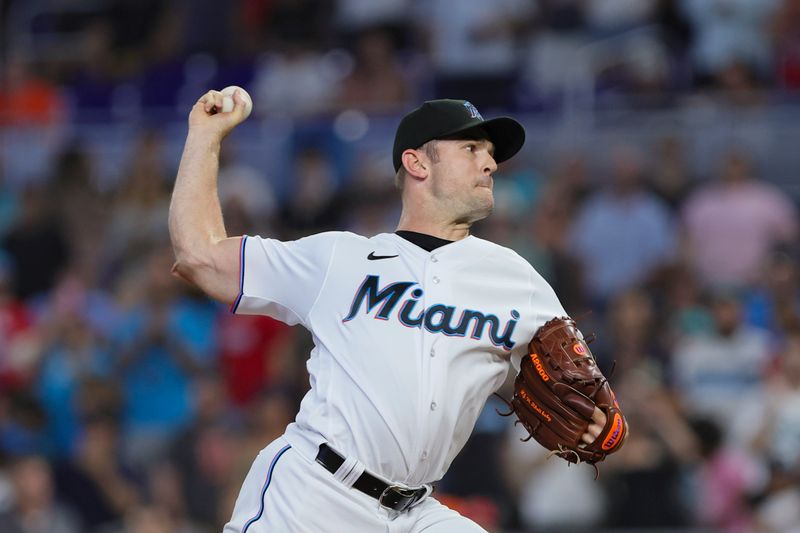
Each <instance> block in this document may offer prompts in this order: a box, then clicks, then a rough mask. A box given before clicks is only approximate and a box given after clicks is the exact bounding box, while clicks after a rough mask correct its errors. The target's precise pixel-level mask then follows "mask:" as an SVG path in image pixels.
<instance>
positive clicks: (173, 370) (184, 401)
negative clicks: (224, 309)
mask: <svg viewBox="0 0 800 533" xmlns="http://www.w3.org/2000/svg"><path fill="white" fill-rule="evenodd" d="M164 305H165V307H164V308H162V309H157V308H153V307H148V306H140V307H138V308H135V309H134V310H132V311H131V312H130V313H128V314H127V316H125V317H124V318H123V319H122V322H121V324H120V327H119V328H118V330H117V332H116V335H115V340H116V343H117V345H118V346H119V347H120V348H121V349H120V350H118V354H117V357H118V358H119V359H118V361H117V371H118V372H119V376H120V381H121V384H122V392H123V395H124V427H125V430H126V431H130V432H133V433H136V432H145V433H158V434H161V435H163V436H165V437H168V436H171V435H174V434H175V432H177V431H178V430H179V429H180V428H181V427H183V426H184V425H185V424H186V423H187V422H189V421H190V419H191V418H192V415H193V411H192V402H191V398H190V395H191V389H190V385H191V380H192V377H193V376H194V375H195V374H197V373H199V372H203V371H205V370H207V369H209V368H211V367H212V366H213V364H214V361H213V356H214V354H215V352H216V331H215V329H214V327H213V325H214V316H215V314H216V313H217V308H216V304H214V303H212V302H208V301H206V302H201V301H190V300H176V301H173V302H169V303H166V304H164Z"/></svg>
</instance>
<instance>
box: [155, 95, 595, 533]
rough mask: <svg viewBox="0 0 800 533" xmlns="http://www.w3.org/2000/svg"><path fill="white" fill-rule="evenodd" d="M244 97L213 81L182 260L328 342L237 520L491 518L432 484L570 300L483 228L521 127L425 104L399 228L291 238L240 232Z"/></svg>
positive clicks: (176, 237) (189, 153) (179, 198)
mask: <svg viewBox="0 0 800 533" xmlns="http://www.w3.org/2000/svg"><path fill="white" fill-rule="evenodd" d="M234 104H235V105H234V109H233V111H231V112H228V113H217V112H216V110H217V109H222V94H221V93H220V92H217V91H210V92H208V93H206V94H205V95H204V96H203V97H202V98H200V100H199V101H198V102H197V103H196V104H195V105H194V107H193V109H192V111H191V113H190V115H189V132H188V135H187V139H186V144H185V149H184V152H183V156H182V159H181V163H180V168H179V170H178V177H177V181H176V183H175V189H174V192H173V197H172V204H171V207H170V217H169V227H170V234H171V238H172V243H173V247H174V250H175V254H176V263H175V266H174V269H173V271H174V273H175V274H176V275H177V276H179V277H181V278H183V279H185V280H187V281H189V282H191V283H194V284H196V285H197V286H198V287H200V288H201V289H202V290H204V291H205V292H206V293H207V294H208V295H209V296H211V297H213V298H215V299H217V300H219V301H222V302H227V303H229V304H231V311H232V312H233V313H239V314H264V315H269V316H271V317H274V318H276V319H278V320H282V321H284V322H286V323H287V324H292V325H293V324H302V325H303V326H305V327H306V328H308V330H309V331H310V332H311V333H312V335H313V339H314V343H315V348H314V350H313V351H312V352H311V355H310V358H309V360H308V363H307V366H308V372H309V374H310V381H311V389H310V390H309V391H308V393H307V394H306V396H305V398H304V399H303V401H302V404H301V406H300V412H299V413H298V414H297V417H296V419H295V421H294V422H293V423H292V424H290V425H289V426H288V427H287V428H286V432H285V433H284V435H283V436H281V437H280V438H278V439H277V440H275V441H274V442H272V443H270V444H268V445H267V446H266V448H264V449H263V450H262V451H261V453H260V454H259V455H258V457H257V458H256V459H255V461H254V463H253V465H252V468H251V470H250V472H249V473H248V475H247V477H246V479H245V480H244V483H243V485H242V488H241V492H240V494H239V497H238V499H237V501H236V505H235V508H234V510H233V516H232V517H231V520H230V522H229V523H228V524H227V525H226V526H225V532H230V533H233V532H237V533H255V532H266V531H270V532H273V531H292V532H313V533H319V532H337V533H340V532H343V531H348V532H349V531H359V532H360V531H367V532H371V531H376V532H378V531H381V532H383V531H386V532H418V531H423V530H424V531H425V532H427V533H441V532H459V533H464V532H469V531H483V529H482V528H481V527H479V526H478V525H477V524H475V523H474V522H472V521H470V520H468V519H466V518H464V517H462V516H461V515H459V514H458V513H456V512H455V511H453V510H451V509H449V508H447V507H446V506H444V505H442V504H441V503H439V502H438V501H437V500H436V499H435V498H434V497H433V496H432V495H431V492H432V489H431V483H433V482H435V481H437V480H439V479H440V478H441V477H442V476H443V475H444V473H445V472H446V471H447V468H448V466H449V465H450V463H451V462H452V460H453V458H454V457H455V456H456V454H457V453H458V452H459V450H460V449H461V448H462V446H463V445H464V443H465V442H466V440H467V438H468V437H469V435H470V433H471V431H472V428H473V425H474V423H475V421H476V419H477V417H478V414H479V413H480V411H481V409H482V408H483V406H484V403H485V401H486V399H487V397H488V396H489V395H490V394H491V393H492V392H493V391H495V390H496V389H497V388H498V387H500V385H501V384H502V383H503V382H504V380H505V377H506V375H507V373H508V371H509V368H510V366H511V364H512V362H514V364H515V365H518V364H519V358H520V357H521V356H523V355H526V354H527V352H526V345H527V342H528V340H529V339H530V338H531V336H532V335H533V333H534V332H535V331H536V330H537V329H538V328H539V327H540V326H541V325H542V324H543V323H544V322H545V321H547V320H548V319H550V318H552V317H556V316H562V315H565V314H566V313H565V312H564V309H563V308H562V306H561V304H560V303H559V301H558V298H557V297H556V295H555V294H554V292H553V290H552V289H551V288H550V286H549V285H548V284H547V282H546V281H544V279H542V277H541V276H540V275H539V274H538V273H537V272H536V271H535V270H534V269H533V268H532V267H531V266H530V265H529V264H528V263H527V262H526V261H525V260H523V259H522V258H521V257H520V256H519V255H517V254H516V253H514V252H513V251H511V250H509V249H507V248H504V247H502V246H499V245H497V244H493V243H491V242H488V241H485V240H481V239H479V238H476V237H474V236H472V235H470V226H471V225H472V224H473V223H474V222H475V221H477V220H480V219H482V218H484V217H486V216H487V215H489V214H490V213H491V211H492V207H493V203H494V200H493V197H492V175H493V174H494V172H495V170H496V169H497V163H499V162H502V161H505V160H507V159H509V158H510V157H512V156H513V155H514V154H515V153H517V151H519V149H520V148H521V147H522V145H523V142H524V139H525V131H524V129H523V127H522V126H521V125H520V124H519V123H518V122H517V121H515V120H513V119H511V118H506V117H502V118H495V119H492V120H484V119H483V117H481V114H480V113H479V112H478V110H477V109H476V108H475V107H474V106H473V105H472V104H470V103H469V102H466V101H463V100H434V101H429V102H425V103H424V104H423V105H422V106H420V107H419V108H417V109H415V110H413V111H412V112H410V113H409V114H408V115H406V116H405V117H404V118H403V119H402V121H401V122H400V124H399V126H398V128H397V133H396V137H395V142H394V149H393V162H394V168H395V171H396V172H397V184H398V187H399V189H400V191H401V195H402V205H403V209H402V214H401V216H400V221H399V224H398V227H397V231H396V232H394V233H385V234H380V235H375V236H360V235H355V234H352V233H347V232H328V233H321V234H317V235H311V236H308V237H305V238H302V239H300V240H297V241H292V242H280V241H277V240H274V239H269V238H262V237H256V236H244V237H228V236H227V235H226V232H225V227H224V224H223V219H222V213H221V211H220V205H219V200H218V197H217V183H216V180H217V170H218V155H219V151H220V144H221V142H222V140H223V138H224V137H225V136H226V135H227V134H228V133H229V132H230V131H231V130H232V129H233V128H234V127H235V126H236V125H237V124H239V123H240V122H241V121H242V120H244V118H245V110H244V106H245V100H244V99H243V98H242V95H241V94H238V93H237V94H235V95H234ZM593 418H594V420H595V423H593V424H591V425H590V426H589V429H588V430H587V431H586V433H585V434H583V440H584V441H585V442H587V443H588V442H591V441H593V440H595V438H596V437H597V436H598V435H599V433H600V430H601V428H602V427H603V425H604V424H605V415H604V414H603V413H602V412H600V411H599V410H597V409H596V410H595V417H593Z"/></svg>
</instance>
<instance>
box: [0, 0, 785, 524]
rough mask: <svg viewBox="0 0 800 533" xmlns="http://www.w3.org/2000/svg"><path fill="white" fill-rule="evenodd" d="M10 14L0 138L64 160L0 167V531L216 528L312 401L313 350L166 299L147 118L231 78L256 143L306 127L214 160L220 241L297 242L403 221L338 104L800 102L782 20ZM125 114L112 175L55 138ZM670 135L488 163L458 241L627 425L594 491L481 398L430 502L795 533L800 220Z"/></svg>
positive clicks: (470, 11) (170, 8) (166, 255)
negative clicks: (558, 324) (523, 284)
mask: <svg viewBox="0 0 800 533" xmlns="http://www.w3.org/2000/svg"><path fill="white" fill-rule="evenodd" d="M0 13H2V15H3V19H4V22H5V26H4V30H7V31H3V32H0V39H2V40H3V44H4V45H5V47H6V49H5V52H6V54H5V55H4V59H5V61H4V63H3V71H2V75H3V77H2V80H3V84H2V85H0V129H1V131H0V133H2V135H3V138H5V139H8V140H10V139H11V138H13V137H15V136H20V135H22V132H29V129H30V128H33V131H34V132H36V135H40V137H39V138H37V137H25V138H26V139H31V143H32V144H35V143H36V142H37V139H38V140H43V139H47V141H46V142H48V143H49V144H48V146H49V148H48V149H49V150H50V152H51V153H50V156H49V157H48V158H47V159H46V161H45V163H44V164H43V165H39V167H36V165H34V166H33V167H31V168H34V167H35V168H44V169H45V170H44V171H43V172H40V174H37V175H35V176H34V175H31V176H28V175H17V169H18V168H19V166H18V165H16V164H15V165H5V164H0V531H2V532H4V533H5V532H9V533H34V532H36V533H39V532H58V533H75V532H84V531H85V532H89V533H159V532H162V531H163V532H181V533H195V532H197V533H204V532H206V531H219V530H220V529H221V525H222V524H223V523H224V522H225V521H226V520H227V519H228V518H229V516H230V512H231V509H232V505H233V501H234V499H235V498H236V495H237V492H238V490H239V487H240V485H241V482H242V480H243V478H244V475H245V473H246V472H247V469H248V468H249V466H250V464H251V462H252V460H253V458H254V457H255V456H256V454H257V453H258V451H259V450H260V449H261V448H263V447H264V446H265V445H266V444H267V443H269V442H270V441H271V440H272V439H274V438H275V437H276V436H278V435H280V434H281V433H282V432H283V429H284V427H285V426H286V425H287V424H288V423H289V422H290V421H291V420H292V419H293V417H294V415H295V413H296V411H297V408H298V405H299V401H300V399H301V398H302V396H303V394H304V393H305V391H306V390H307V389H308V376H307V372H306V369H305V361H306V359H307V357H308V353H309V351H310V349H311V348H312V347H313V342H312V339H311V338H310V335H309V334H308V333H307V332H306V331H305V330H302V329H301V328H299V327H296V328H289V327H287V326H285V325H283V324H281V323H278V322H276V321H274V320H271V319H269V318H266V317H248V316H236V317H234V316H232V315H231V314H230V313H229V311H228V309H227V308H226V307H224V306H222V305H220V304H216V303H214V302H212V301H210V300H208V299H207V298H206V297H205V296H203V295H202V294H200V293H198V292H197V291H196V290H194V289H192V288H191V287H189V286H186V285H184V284H182V283H181V282H179V281H177V280H176V279H174V278H173V277H172V276H171V275H170V268H171V265H172V260H173V256H172V250H171V247H170V244H169V239H168V233H167V209H168V204H169V197H170V191H171V185H172V182H173V179H174V175H175V171H176V168H175V160H176V153H174V152H175V147H174V139H173V138H171V137H170V131H169V130H168V128H167V127H166V126H165V125H162V124H156V125H155V126H151V127H147V126H146V125H144V126H143V124H142V123H143V122H145V123H146V122H147V121H142V120H140V118H141V116H142V115H147V114H149V113H150V112H153V113H155V111H156V110H160V113H161V114H158V115H157V116H159V117H164V121H165V122H164V124H166V123H167V121H168V120H169V118H170V113H175V115H176V116H177V117H178V120H180V121H181V125H182V124H183V121H184V120H185V116H186V113H187V111H188V108H189V105H190V104H191V103H192V102H193V101H194V100H195V99H196V98H197V97H198V96H199V95H200V94H202V93H203V92H204V91H205V90H207V89H209V88H211V87H216V88H221V87H223V86H225V85H228V84H237V85H242V86H245V87H247V88H248V89H250V92H251V93H252V94H253V97H254V101H255V104H256V106H257V110H256V113H257V116H261V117H267V122H270V123H274V122H275V121H280V120H282V118H281V117H282V116H286V117H290V118H291V119H292V120H301V121H303V124H305V126H303V127H296V128H294V130H293V133H292V134H291V135H290V137H291V139H290V143H289V146H290V149H289V150H287V153H286V158H287V162H286V164H285V165H284V164H283V163H280V162H273V163H272V164H271V166H269V167H266V166H265V167H262V166H259V165H257V164H254V163H253V161H251V160H248V159H247V158H243V157H241V154H242V152H241V151H237V148H241V147H240V146H237V144H236V142H235V139H236V135H237V134H238V132H237V133H236V134H234V136H233V137H232V138H231V142H230V144H228V145H226V147H225V150H224V151H223V154H222V160H221V165H220V189H221V190H220V195H221V201H222V205H223V211H224V213H225V220H226V226H227V229H228V232H229V234H230V235H238V234H244V233H246V234H251V235H253V234H259V235H263V236H272V237H276V238H280V239H294V238H298V237H300V236H303V235H307V234H310V233H313V232H317V231H324V230H330V229H336V230H349V231H354V232H356V233H360V234H366V235H370V234H375V233H378V232H382V231H392V230H393V229H394V224H395V223H396V220H397V216H398V214H399V200H398V198H397V193H396V191H395V190H394V188H393V180H392V173H391V167H390V164H389V163H388V160H387V159H386V157H385V156H378V155H375V151H376V150H383V151H385V152H387V153H388V151H389V146H390V142H391V138H390V137H387V136H385V135H384V136H383V137H380V136H377V137H376V141H375V142H376V143H377V144H380V146H374V147H372V150H373V151H369V150H359V149H358V148H354V146H355V145H353V146H349V148H348V147H346V146H345V145H346V144H347V143H346V142H344V141H346V140H347V136H348V134H352V133H353V130H354V129H355V130H358V129H359V127H360V126H359V124H360V123H359V120H361V118H360V117H362V115H359V114H349V115H348V114H342V113H340V111H341V110H358V111H359V112H361V113H363V114H364V116H370V117H380V116H385V117H389V118H390V119H391V120H390V122H391V123H392V124H395V123H396V119H397V118H398V117H399V113H401V112H403V111H405V110H407V108H408V106H409V105H411V104H413V103H416V102H418V101H419V100H420V99H423V98H428V97H434V96H450V97H458V98H464V97H466V98H469V99H471V100H472V101H473V102H474V103H475V104H476V105H478V106H479V107H480V108H481V110H482V111H484V114H485V115H488V114H490V113H487V112H486V110H491V109H493V108H500V109H503V110H506V111H509V112H520V113H523V114H526V116H530V114H531V113H533V114H536V113H541V112H548V111H552V110H554V109H560V108H561V107H562V106H564V105H567V103H568V102H569V101H570V99H571V98H580V99H586V98H589V100H590V102H591V105H593V106H597V107H602V106H604V105H613V106H615V107H617V108H619V107H623V108H629V109H638V108H639V107H640V106H644V107H647V108H652V107H656V108H666V109H673V108H674V107H675V106H681V105H684V103H685V102H686V99H687V98H691V97H692V96H693V95H696V94H698V92H704V91H710V93H709V94H713V95H714V96H713V98H714V99H715V101H718V102H723V103H725V104H726V105H727V104H730V105H733V106H744V107H751V106H754V105H766V106H768V105H770V104H771V101H773V100H774V101H785V100H790V99H791V97H792V95H793V94H794V93H793V92H792V91H793V90H795V89H797V88H799V87H800V31H799V30H798V29H800V2H798V1H796V0H680V1H667V0H663V1H662V0H637V1H636V2H629V1H626V0H540V1H524V0H499V1H491V2H490V1H478V0H474V1H473V0H459V1H458V2H449V1H445V0H441V1H439V0H427V1H422V0H382V1H380V2H377V1H371V0H337V1H333V0H329V1H322V0H316V1H312V0H271V1H270V0H241V1H238V2H230V3H228V4H226V5H225V6H221V5H220V3H219V2H209V1H206V0H195V1H192V2H164V1H158V0H148V1H142V0H140V1H136V2H134V1H126V0H117V1H110V0H107V1H103V0H94V1H86V2H45V1H39V2H29V1H25V2H23V1H22V0H14V1H10V2H9V1H6V2H5V3H0ZM26 39H28V40H26ZM23 44H24V45H25V46H21V45H23ZM764 89H766V90H764ZM581 102H583V103H585V101H584V100H581ZM337 113H338V114H337ZM128 120H130V124H131V126H130V127H129V130H130V132H129V136H127V137H125V139H126V141H125V147H124V149H120V150H119V151H118V152H117V153H116V154H115V157H114V165H113V168H110V167H109V165H108V164H107V161H105V162H104V161H100V160H99V155H98V152H97V151H96V150H95V149H94V148H95V146H94V143H96V142H97V141H98V140H97V139H94V140H92V139H91V137H92V136H91V135H89V136H88V137H87V136H85V135H84V136H78V135H71V134H70V132H71V131H72V130H73V129H74V128H75V125H76V123H78V122H81V124H82V125H83V126H85V123H86V122H93V121H97V123H98V124H100V125H102V124H103V123H105V122H108V121H122V122H123V123H127V122H126V121H128ZM251 122H252V121H251ZM151 123H152V121H151ZM83 126H82V127H83ZM320 130H324V132H323V133H320ZM328 130H332V131H335V132H336V135H333V134H330V131H328ZM52 131H58V132H59V133H58V134H57V136H56V141H55V142H53V141H52V139H51V138H49V137H48V135H49V134H48V133H47V132H52ZM82 131H84V130H82ZM91 131H99V132H103V131H105V130H103V129H99V130H91ZM184 132H185V129H181V130H180V135H183V133H184ZM348 132H349V133H348ZM98 135H99V134H97V133H96V134H95V137H97V136H98ZM357 136H358V135H354V137H357ZM343 137H344V140H343ZM362 141H363V139H362ZM369 141H370V139H366V141H364V142H367V143H369ZM26 142H27V141H26ZM42 142H45V141H42ZM109 142H113V139H112V140H111V141H109ZM686 143H687V139H685V138H683V137H681V136H680V135H664V136H661V137H659V138H657V139H656V140H655V142H627V143H614V144H609V145H604V146H582V147H575V148H572V149H569V150H562V151H560V152H558V153H553V154H550V157H548V158H542V157H538V158H537V159H536V161H535V163H537V164H536V165H533V164H531V163H532V161H533V159H532V152H534V151H535V148H536V147H533V146H530V145H529V146H528V147H526V152H524V153H523V154H521V155H520V157H518V158H515V159H514V160H511V161H510V162H508V163H507V164H505V165H504V166H503V168H501V169H500V171H499V173H498V176H497V179H496V180H495V195H496V198H497V207H496V212H495V213H494V214H493V215H492V216H491V217H490V218H489V219H487V220H485V221H483V222H481V223H480V224H478V225H477V226H476V227H475V232H476V234H477V235H478V236H481V237H484V238H487V239H490V240H493V241H496V242H498V243H501V244H504V245H507V246H510V247H512V248H513V249H515V250H516V251H517V252H518V253H519V254H520V255H522V256H523V257H524V258H526V259H527V260H528V261H530V262H531V264H533V265H534V266H535V267H536V268H537V270H538V271H539V272H541V273H542V275H543V276H544V277H545V278H546V279H547V280H548V281H549V282H550V283H551V284H552V285H553V287H554V288H555V290H556V292H557V293H558V295H559V297H560V298H561V300H562V303H563V304H564V306H565V308H566V310H567V311H568V312H569V313H570V314H571V315H572V316H573V317H575V318H576V319H577V320H578V323H579V325H580V327H581V329H582V330H583V331H584V332H585V333H587V334H588V333H592V334H593V336H594V337H595V338H596V340H595V341H594V342H593V343H592V344H591V347H592V349H593V352H594V354H595V356H596V357H597V359H598V361H599V364H600V366H601V367H602V369H603V370H604V372H605V373H606V375H607V376H609V375H610V376H611V382H612V384H613V386H614V389H615V390H616V391H617V392H618V396H619V399H620V402H621V404H622V407H623V409H624V411H625V413H626V415H627V416H628V419H629V422H630V424H631V427H632V432H631V435H630V438H629V440H628V442H627V443H626V445H625V447H624V448H623V450H622V451H621V452H620V453H619V454H617V455H615V456H613V457H612V458H610V459H609V460H607V461H606V462H605V463H603V464H602V465H600V476H599V479H597V480H594V479H593V478H594V470H593V469H591V468H590V467H588V466H586V465H578V466H572V467H568V466H567V465H566V463H565V462H563V461H559V460H557V459H551V460H547V458H546V453H545V452H544V451H543V450H542V449H541V448H540V447H539V446H538V445H536V444H535V443H532V442H520V439H521V438H524V437H525V436H526V435H524V434H523V433H520V431H521V430H520V428H519V427H515V426H513V425H512V423H511V421H509V420H508V419H507V418H503V417H500V416H498V414H497V413H496V410H500V411H504V410H505V406H504V404H503V402H502V401H501V400H500V399H499V398H496V397H492V398H490V399H489V400H488V402H487V405H486V408H485V410H484V412H483V413H482V415H481V417H480V418H479V420H478V423H477V426H476V429H475V432H474V433H473V436H472V438H471V439H470V441H469V442H468V444H467V446H466V447H465V449H464V451H463V452H462V453H461V455H460V456H459V457H457V459H456V461H455V462H454V464H453V467H452V468H451V470H450V472H449V473H448V474H447V476H446V477H445V478H444V479H443V480H442V481H441V482H440V483H438V484H437V496H438V497H440V498H441V499H442V500H443V501H445V502H446V503H447V504H448V505H450V506H452V507H454V508H456V509H458V510H459V511H460V512H462V513H463V514H466V515H468V516H471V517H472V518H474V519H475V520H476V521H478V522H479V523H481V524H483V525H484V527H486V528H487V529H488V530H490V531H552V532H565V531H581V530H587V529H590V528H592V529H601V528H603V529H606V530H609V531H610V530H631V531H635V530H642V529H645V528H662V529H670V530H690V529H693V530H704V531H707V530H715V531H726V532H745V531H766V532H785V531H800V246H798V239H797V238H798V231H799V230H800V227H799V226H798V224H799V223H800V219H798V205H797V201H798V198H796V197H792V196H790V195H789V194H788V193H787V191H786V190H785V189H781V188H779V187H777V186H776V185H775V184H774V183H772V182H771V180H770V179H769V178H770V176H768V175H765V173H764V171H763V165H761V164H760V161H759V158H758V157H757V156H756V154H754V153H753V152H752V151H751V149H750V147H749V146H748V145H747V144H744V143H743V144H738V143H734V142H731V143H729V144H728V145H726V146H725V147H724V149H723V150H721V151H720V152H719V153H716V154H713V155H712V156H711V159H712V164H710V165H708V166H707V168H706V167H703V168H700V167H698V166H697V165H696V160H695V159H694V158H692V157H691V156H690V154H689V151H690V150H689V149H690V147H689V146H687V144H686ZM281 146H283V145H281ZM25 153H27V152H25ZM31 153H34V154H35V153H37V152H35V151H34V152H31ZM598 154H602V156H603V157H602V161H603V163H602V164H598ZM14 157H15V156H14V154H11V153H9V152H4V153H3V152H0V163H4V162H8V161H11V160H12V159H14ZM2 158H5V161H3V159H2ZM106 159H107V158H106ZM284 167H285V168H284ZM110 174H113V176H111V175H110ZM376 349H380V347H376ZM510 385H511V383H510V382H509V383H507V384H506V385H505V386H504V387H503V388H502V389H501V390H500V391H499V392H500V394H501V396H503V397H505V398H508V397H509V396H510V394H511V388H510ZM311 511H312V510H310V512H311Z"/></svg>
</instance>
